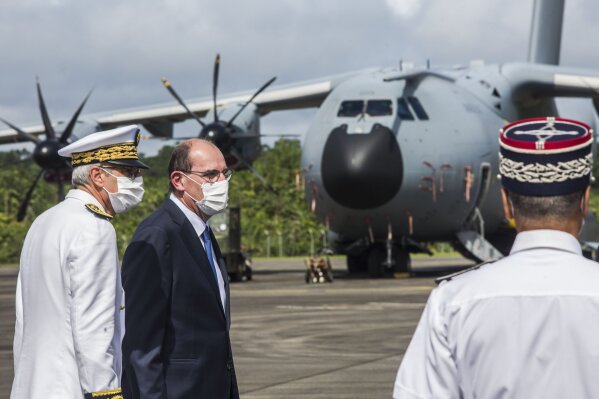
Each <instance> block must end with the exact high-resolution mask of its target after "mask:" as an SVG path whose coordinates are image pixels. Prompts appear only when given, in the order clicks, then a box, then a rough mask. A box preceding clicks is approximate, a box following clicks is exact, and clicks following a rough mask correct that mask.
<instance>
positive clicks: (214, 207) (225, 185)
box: [181, 172, 229, 216]
mask: <svg viewBox="0 0 599 399" xmlns="http://www.w3.org/2000/svg"><path fill="white" fill-rule="evenodd" d="M181 173H183V172H181ZM183 175H185V176H186V177H187V178H188V179H189V180H191V181H192V182H194V183H195V184H197V185H199V186H200V187H201V188H202V193H203V194H204V198H203V199H201V200H199V201H198V200H197V199H195V198H193V197H192V196H191V195H189V194H188V193H187V192H185V194H187V196H188V197H189V198H191V199H192V200H194V201H195V203H196V205H197V207H198V208H199V209H200V210H201V211H202V212H204V213H205V214H206V215H208V216H213V215H216V214H217V213H221V212H222V211H224V210H225V209H226V208H227V203H228V201H229V179H226V180H221V181H217V182H215V183H204V184H200V183H198V182H197V181H195V180H194V179H192V178H191V177H189V176H188V175H186V174H185V173H183Z"/></svg>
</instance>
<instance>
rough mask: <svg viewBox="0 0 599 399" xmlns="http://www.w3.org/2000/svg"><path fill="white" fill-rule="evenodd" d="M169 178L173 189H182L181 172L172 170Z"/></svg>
mask: <svg viewBox="0 0 599 399" xmlns="http://www.w3.org/2000/svg"><path fill="white" fill-rule="evenodd" d="M170 179H171V184H172V185H173V187H174V188H175V190H177V191H183V190H184V187H183V183H182V182H181V180H182V179H183V173H179V172H177V171H173V172H172V173H171V176H170Z"/></svg>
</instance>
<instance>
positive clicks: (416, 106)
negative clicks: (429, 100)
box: [408, 97, 428, 121]
mask: <svg viewBox="0 0 599 399" xmlns="http://www.w3.org/2000/svg"><path fill="white" fill-rule="evenodd" d="M408 102H409V103H410V105H411V106H412V109H413V110H414V112H415V113H416V116H417V117H418V119H420V120H421V121H427V120H428V114H427V113H426V111H425V110H424V107H423V106H422V104H421V103H420V100H418V98H416V97H408Z"/></svg>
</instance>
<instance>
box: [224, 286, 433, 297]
mask: <svg viewBox="0 0 599 399" xmlns="http://www.w3.org/2000/svg"><path fill="white" fill-rule="evenodd" d="M433 288H434V287H433V286H428V285H426V286H410V287H386V288H378V287H370V288H369V287H365V288H337V289H333V288H325V289H323V290H319V291H317V292H318V293H319V294H323V293H325V294H340V295H348V294H368V295H371V294H373V293H375V292H376V293H379V292H380V293H394V294H397V295H403V294H413V293H428V292H430V291H431V290H432V289H433ZM313 292H315V290H314V289H311V288H299V289H298V288H288V289H283V288H277V289H264V290H260V289H256V290H255V291H245V290H240V291H237V290H232V294H231V296H233V297H237V298H240V297H259V296H275V295H284V296H304V295H306V294H309V293H313Z"/></svg>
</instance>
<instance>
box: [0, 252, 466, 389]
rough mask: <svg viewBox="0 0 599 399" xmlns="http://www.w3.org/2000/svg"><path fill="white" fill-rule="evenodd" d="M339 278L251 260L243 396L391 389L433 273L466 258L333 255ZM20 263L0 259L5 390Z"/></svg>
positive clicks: (241, 289)
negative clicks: (356, 263)
mask: <svg viewBox="0 0 599 399" xmlns="http://www.w3.org/2000/svg"><path fill="white" fill-rule="evenodd" d="M332 264H333V275H334V281H333V283H321V284H306V283H305V280H304V277H305V270H306V268H305V266H304V263H303V260H302V259H274V258H271V259H266V260H260V261H256V262H254V266H253V270H254V273H253V279H252V280H251V281H245V282H241V283H232V284H231V307H232V325H231V339H232V344H233V354H234V361H235V368H236V371H237V378H238V384H239V390H240V393H241V397H242V398H243V399H258V398H260V399H270V398H273V399H274V398H277V399H279V398H323V399H324V398H327V399H332V398H368V399H370V398H390V397H391V393H392V390H393V382H394V380H395V374H396V373H397V368H398V367H399V364H400V362H401V358H402V356H403V354H404V352H405V350H406V348H407V346H408V344H409V342H410V339H411V337H412V334H413V332H414V330H415V328H416V325H417V323H418V320H419V318H420V314H421V313H422V309H423V308H424V305H425V303H426V300H427V298H428V295H429V293H430V291H431V289H432V288H433V287H434V286H435V284H434V277H435V276H438V275H442V274H446V273H450V272H452V271H454V270H456V269H460V268H464V267H467V266H468V265H470V264H471V262H470V261H468V260H465V259H462V258H419V259H416V260H415V261H413V270H414V271H415V272H416V273H415V275H414V276H412V277H410V276H408V275H407V274H403V275H395V276H394V277H393V278H386V279H370V278H368V277H367V276H353V275H349V274H348V273H347V272H346V268H345V261H344V260H343V259H341V258H335V259H333V260H332ZM16 276H17V270H16V269H15V268H0V399H5V398H6V399H7V398H8V397H9V395H10V387H11V384H12V378H13V370H12V361H13V360H12V339H13V335H14V290H15V284H16Z"/></svg>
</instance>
